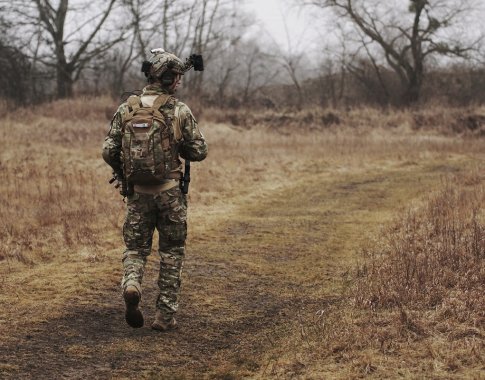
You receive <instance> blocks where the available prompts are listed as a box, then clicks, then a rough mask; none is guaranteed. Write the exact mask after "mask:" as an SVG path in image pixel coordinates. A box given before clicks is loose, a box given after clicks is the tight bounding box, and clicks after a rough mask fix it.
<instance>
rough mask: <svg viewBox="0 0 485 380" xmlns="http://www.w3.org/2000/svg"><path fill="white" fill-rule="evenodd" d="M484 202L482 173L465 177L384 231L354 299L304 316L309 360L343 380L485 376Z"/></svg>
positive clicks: (352, 282) (357, 278) (352, 283)
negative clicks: (483, 373) (372, 377)
mask: <svg viewBox="0 0 485 380" xmlns="http://www.w3.org/2000/svg"><path fill="white" fill-rule="evenodd" d="M484 204H485V186H484V183H483V173H481V174H480V173H477V172H475V173H473V174H468V175H460V176H459V177H455V178H453V179H447V180H445V181H444V182H443V188H442V190H441V191H440V192H438V193H436V194H432V195H431V196H430V197H429V199H428V201H427V202H425V203H424V204H423V205H422V206H420V207H417V208H416V209H414V210H410V211H407V212H404V213H403V214H401V215H400V216H399V217H398V218H397V219H396V221H395V222H394V223H392V224H391V225H390V226H389V227H387V228H385V229H384V230H383V231H382V234H380V235H379V236H378V237H377V238H376V239H375V241H373V242H371V243H370V247H369V248H367V249H366V252H365V265H363V266H360V267H359V270H358V271H357V272H356V274H348V277H349V278H348V280H349V286H348V288H347V290H346V293H345V294H344V295H343V296H342V297H340V298H335V299H329V300H326V301H325V302H324V303H323V304H322V306H321V309H320V310H319V311H317V312H316V313H314V314H313V315H312V316H307V317H306V319H305V318H303V319H301V320H300V322H299V324H300V326H299V327H300V329H301V343H299V344H300V345H301V347H303V349H304V350H305V354H306V355H307V356H308V357H307V361H309V360H312V361H313V362H315V363H320V364H321V365H322V366H324V368H326V369H328V368H335V371H336V372H335V374H336V375H335V378H356V377H363V376H367V375H370V374H372V373H374V372H375V373H376V375H377V377H378V378H394V377H396V376H397V375H396V373H399V374H400V375H401V376H402V377H408V378H422V376H425V377H426V378H428V377H429V378H449V377H450V376H452V375H453V376H454V375H458V374H460V375H461V376H463V378H480V376H479V375H478V374H480V373H481V371H482V370H483V366H484V365H485V355H484V352H485V351H484V350H485V298H484V297H483V289H484V287H485V212H484V208H483V205H484ZM310 358H311V359H310ZM316 367H317V368H318V365H317V366H316ZM337 373H338V375H337ZM477 376H478V377H477Z"/></svg>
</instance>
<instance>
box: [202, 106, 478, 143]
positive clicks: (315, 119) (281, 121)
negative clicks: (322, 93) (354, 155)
mask: <svg viewBox="0 0 485 380" xmlns="http://www.w3.org/2000/svg"><path fill="white" fill-rule="evenodd" d="M204 117H205V118H207V120H209V121H213V122H216V123H228V124H230V125H233V126H235V127H239V128H243V129H250V128H253V127H257V126H261V125H264V126H267V127H269V128H271V129H275V130H278V131H280V132H287V133H288V132H289V131H294V130H302V129H303V130H325V129H328V128H331V129H338V128H341V127H342V126H346V127H350V128H354V129H359V130H362V129H369V128H382V129H396V128H399V129H406V130H412V131H418V130H419V131H427V132H431V131H432V132H436V133H439V134H442V135H471V136H485V112H484V111H483V109H482V108H481V107H468V108H458V107H454V108H453V107H443V106H439V105H436V106H430V107H423V108H420V109H394V108H385V109H380V108H372V107H364V106H362V107H354V108H349V109H346V110H343V109H332V108H317V107H313V108H306V109H303V110H301V111H294V110H290V109H289V110H250V112H248V110H246V109H237V110H233V109H227V110H220V109H207V110H205V112H204Z"/></svg>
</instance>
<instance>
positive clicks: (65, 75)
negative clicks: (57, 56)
mask: <svg viewBox="0 0 485 380" xmlns="http://www.w3.org/2000/svg"><path fill="white" fill-rule="evenodd" d="M56 70H57V98H59V99H64V98H70V97H72V94H73V91H72V88H73V83H74V81H73V79H72V75H73V71H72V70H71V69H70V68H69V65H68V64H66V63H63V62H58V63H57V68H56Z"/></svg>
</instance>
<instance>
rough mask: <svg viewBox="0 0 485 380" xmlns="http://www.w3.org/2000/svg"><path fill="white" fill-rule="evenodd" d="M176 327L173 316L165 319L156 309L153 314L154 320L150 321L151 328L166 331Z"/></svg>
mask: <svg viewBox="0 0 485 380" xmlns="http://www.w3.org/2000/svg"><path fill="white" fill-rule="evenodd" d="M176 327H177V321H176V320H175V318H174V317H172V318H171V319H170V320H168V321H167V319H166V317H164V316H163V314H162V313H161V312H160V311H159V310H157V314H155V320H154V321H153V323H152V329H154V330H158V331H168V330H173V329H175V328H176Z"/></svg>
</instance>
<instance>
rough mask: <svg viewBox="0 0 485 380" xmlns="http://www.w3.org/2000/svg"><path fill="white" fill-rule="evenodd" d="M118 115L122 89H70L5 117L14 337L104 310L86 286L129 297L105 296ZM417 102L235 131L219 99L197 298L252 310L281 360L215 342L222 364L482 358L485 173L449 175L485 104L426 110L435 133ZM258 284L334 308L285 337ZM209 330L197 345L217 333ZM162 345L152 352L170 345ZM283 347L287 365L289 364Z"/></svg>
mask: <svg viewBox="0 0 485 380" xmlns="http://www.w3.org/2000/svg"><path fill="white" fill-rule="evenodd" d="M115 108H116V105H114V104H113V102H112V101H111V100H110V99H108V98H98V99H77V100H66V101H61V102H55V103H52V104H48V105H45V106H42V107H39V108H34V109H25V110H17V111H16V112H15V113H7V115H6V116H4V117H3V118H2V119H0V137H1V139H2V141H3V142H4V149H2V151H1V152H0V191H1V192H2V194H4V196H3V197H2V200H1V207H0V270H1V272H2V276H3V278H4V281H3V282H2V283H1V284H0V287H1V288H2V290H4V291H3V292H2V293H3V294H2V302H3V304H5V305H7V306H6V309H5V313H6V315H7V317H6V318H5V321H7V318H8V319H12V316H13V315H16V316H17V318H16V322H15V328H13V327H12V326H11V325H9V324H5V323H4V324H3V326H1V325H0V333H2V334H5V336H9V335H12V334H15V333H16V332H15V331H16V329H20V328H22V326H29V325H32V324H36V326H38V324H40V323H42V321H43V320H45V321H55V319H54V316H55V317H60V316H62V315H63V313H64V309H65V305H66V303H69V302H70V301H72V300H75V302H76V303H78V304H79V305H81V306H83V307H84V308H88V307H89V302H87V301H86V302H85V303H83V302H84V301H83V298H82V294H83V292H86V288H87V289H90V290H92V291H93V292H95V291H98V293H93V294H95V295H98V296H99V297H98V298H102V299H103V302H104V303H101V304H100V305H101V306H103V305H104V306H106V308H113V309H115V308H117V307H119V305H117V304H115V301H114V300H111V299H108V298H105V297H102V296H103V295H104V293H103V291H101V290H100V285H99V284H100V283H103V282H104V281H108V282H109V283H110V284H111V285H113V284H114V285H113V287H114V288H116V287H117V283H118V281H119V278H118V277H119V276H118V274H119V273H118V272H116V270H115V269H114V266H115V265H118V266H119V265H120V264H119V259H120V255H121V251H122V240H121V237H120V226H121V223H122V220H123V216H124V205H123V203H122V202H121V199H120V198H119V195H118V194H117V192H116V190H115V189H114V188H112V187H110V185H108V183H107V180H108V179H109V178H110V170H109V168H108V167H107V166H106V165H105V164H104V162H103V161H102V159H101V144H102V141H103V138H104V136H105V134H106V132H107V125H108V122H109V118H110V117H111V115H112V113H113V112H114V110H115ZM416 112H418V111H399V112H392V111H391V110H389V111H385V112H382V111H378V110H373V109H360V110H350V111H349V112H343V111H335V110H322V111H319V110H308V111H302V113H300V114H288V113H286V114H277V113H275V112H269V111H268V112H265V113H258V114H256V115H254V114H251V113H248V112H246V114H245V115H243V113H242V112H240V113H237V116H236V117H237V118H240V119H241V120H245V121H244V122H239V121H237V122H232V124H233V125H232V126H229V125H227V124H225V123H223V121H224V122H225V121H227V120H230V118H231V117H233V116H231V115H233V113H231V112H228V111H217V112H216V111H215V110H205V112H204V117H203V118H202V120H201V123H200V124H201V127H202V130H203V132H204V134H205V135H206V137H207V139H208V141H209V157H208V159H207V160H206V161H204V162H203V163H197V164H194V165H193V182H192V183H191V189H190V213H189V214H190V219H191V220H190V223H189V226H190V231H189V236H190V240H189V246H190V247H191V249H192V250H193V251H195V252H193V253H192V254H193V255H194V256H195V258H196V259H194V261H192V262H189V263H188V267H189V268H188V272H189V273H190V271H192V272H191V273H192V277H191V278H190V277H189V278H188V279H187V281H186V283H187V284H188V286H187V288H188V289H189V290H188V292H189V293H188V295H187V297H188V298H189V299H190V301H189V302H190V303H191V304H194V308H196V310H197V311H198V312H199V313H200V314H198V316H199V318H202V317H204V315H205V314H204V313H209V314H210V312H209V311H207V310H213V311H214V312H213V313H212V315H209V314H208V315H209V317H210V318H209V317H208V318H209V319H208V321H209V322H207V323H211V322H213V323H215V324H216V325H219V323H220V324H221V325H224V326H233V325H234V324H237V323H239V322H241V320H242V321H243V322H244V318H246V319H247V320H248V321H249V322H247V326H248V327H247V331H246V330H244V331H243V332H242V333H241V339H242V338H243V335H244V334H246V335H248V336H249V338H247V339H246V340H245V342H246V343H245V344H246V346H244V347H246V348H248V349H249V348H251V347H252V346H251V344H253V343H255V342H257V343H258V344H259V345H261V346H262V347H263V348H264V353H265V354H267V355H258V356H257V357H256V356H252V357H248V358H246V359H244V357H245V356H244V355H243V354H242V353H240V352H239V353H237V355H241V357H239V356H238V357H239V359H237V360H241V362H240V366H243V365H242V364H241V363H243V362H244V361H243V359H244V360H246V362H244V363H245V364H244V365H245V366H246V367H245V368H244V369H238V361H237V360H235V362H234V363H226V364H221V363H225V357H224V355H225V354H226V353H227V351H225V350H224V349H220V350H218V349H216V348H213V347H209V348H211V349H212V348H213V349H214V350H215V351H214V352H216V354H214V355H215V356H213V358H218V360H219V361H217V363H219V364H217V365H219V367H214V368H211V369H210V371H211V372H210V373H212V374H219V375H220V377H223V376H225V374H227V373H229V372H230V371H233V372H231V373H236V375H235V376H236V378H237V377H238V375H239V377H241V376H242V375H243V374H244V375H245V376H251V375H253V374H257V373H259V372H260V373H261V374H260V376H261V377H262V378H265V377H267V376H269V375H271V376H281V377H291V376H294V377H298V376H300V377H302V378H311V377H312V376H313V377H315V378H321V377H322V376H324V377H328V376H331V377H341V378H348V377H356V376H364V375H366V374H377V375H379V374H380V376H382V377H396V376H397V375H396V374H395V372H392V368H397V367H399V368H400V369H399V370H400V371H401V372H402V373H403V374H404V376H411V377H412V376H419V374H420V373H434V374H442V375H445V377H446V376H448V375H449V374H453V373H455V372H456V373H467V374H472V375H473V374H475V373H478V372H477V371H478V370H479V368H480V366H482V367H483V354H482V353H481V352H480V349H482V352H483V336H484V331H483V314H480V310H483V296H482V297H480V294H479V290H480V285H481V286H482V287H483V276H484V270H483V208H481V207H483V206H482V205H483V201H484V191H483V181H482V177H481V176H482V175H483V174H482V173H480V172H478V174H477V172H476V171H475V175H469V176H465V177H460V178H461V179H460V180H458V183H457V181H455V182H447V181H444V180H443V182H441V183H440V178H441V177H442V176H444V175H449V174H450V173H453V172H455V171H457V172H458V171H469V170H471V168H473V167H476V166H477V165H481V164H483V159H484V158H483V152H484V144H485V143H484V140H483V139H480V138H477V137H479V136H480V135H481V132H480V131H481V128H482V127H481V126H479V127H477V128H469V127H468V126H467V124H466V123H467V120H469V119H468V116H470V115H481V113H482V110H480V109H469V110H464V111H463V110H462V112H461V114H460V112H459V110H440V109H438V108H436V109H431V110H422V111H419V114H420V115H426V120H425V121H424V122H422V121H419V123H422V125H424V127H423V126H420V127H419V128H418V127H417V124H415V123H418V122H417V121H416V120H417V119H416V116H415V115H416ZM309 115H310V116H309ZM331 115H334V116H335V117H334V116H331ZM460 115H461V116H460ZM243 118H245V119H243ZM324 118H325V120H324ZM440 118H441V119H440ZM460 118H462V119H460ZM418 119H419V118H418ZM237 120H239V119H237ZM248 120H249V121H248ZM337 120H338V121H337ZM437 120H438V121H437ZM457 120H462V122H461V124H460V123H458V124H459V125H458V124H456V125H458V126H456V125H455V127H453V128H451V127H450V125H452V124H453V123H457ZM474 120H475V119H474ZM477 120H478V119H477ZM216 121H220V122H216ZM322 123H323V124H322ZM470 123H472V122H470ZM237 124H238V125H237ZM432 124H433V125H435V127H434V128H431V125H432ZM436 124H438V125H437V126H436ZM420 125H421V124H420ZM470 125H471V124H470ZM459 126H462V127H463V128H462V129H460V128H459ZM248 127H251V128H248ZM462 130H464V131H466V133H465V132H463V131H462ZM452 133H453V134H454V135H452V137H450V136H448V135H449V134H452ZM463 178H464V179H463ZM440 186H441V187H442V191H441V192H440V193H438V196H437V197H433V198H430V203H429V205H428V206H422V207H419V208H417V209H416V210H412V211H409V212H406V213H404V214H400V215H401V217H400V218H398V219H397V221H396V222H395V223H394V224H393V225H392V227H390V228H389V229H387V230H386V232H385V234H384V235H383V237H379V238H378V239H377V245H375V246H373V247H372V248H371V247H369V248H368V249H367V261H366V265H365V270H363V269H362V268H361V270H360V272H359V275H360V277H359V278H358V281H357V280H356V281H357V282H356V284H355V286H354V287H353V288H351V289H353V290H352V292H350V293H346V294H347V296H348V300H349V301H348V302H347V301H345V300H344V299H342V298H341V296H340V289H342V287H343V286H345V284H346V281H348V280H355V279H353V278H352V277H351V276H350V275H347V276H340V274H342V273H345V272H348V273H350V272H349V268H350V263H351V262H352V261H353V260H354V259H355V257H356V255H355V250H359V249H360V248H362V244H363V242H364V241H365V240H366V239H367V236H368V234H372V233H373V232H374V231H376V230H377V228H378V227H379V226H380V225H381V224H382V223H383V222H384V221H386V220H389V219H390V218H391V216H392V215H394V214H395V213H396V211H397V209H399V208H403V207H406V206H407V205H408V203H409V202H410V201H411V200H412V199H414V198H416V197H419V196H422V194H423V191H426V189H432V188H437V187H440ZM474 210H475V211H474ZM298 237H300V238H298ZM443 249H445V252H446V253H443ZM198 250H200V252H198ZM412 250H414V251H412ZM411 252H414V253H416V254H415V255H410V253H411ZM390 258H392V260H390ZM155 260H156V259H155ZM480 263H481V264H480ZM441 264H443V265H441ZM478 264H480V265H481V266H480V265H478ZM191 266H192V267H191ZM80 268H82V271H80ZM477 268H481V269H477ZM116 269H117V270H118V269H119V268H116ZM406 270H407V272H406ZM477 270H479V271H478V272H477ZM214 273H216V274H218V277H217V276H215V275H214ZM406 273H408V274H407V276H406ZM255 274H256V276H255ZM45 278H48V279H49V281H50V282H49V287H48V288H46V286H45V283H46V281H45ZM228 278H230V279H231V280H232V282H233V283H234V284H236V285H233V284H232V283H231V282H228ZM465 279H468V280H467V281H465ZM406 281H407V282H406ZM248 284H249V286H253V287H255V288H258V289H259V288H260V289H261V290H260V291H262V292H263V293H264V294H265V295H271V296H272V297H274V299H275V300H276V301H274V302H275V303H274V305H273V304H272V305H270V306H271V307H274V308H275V310H276V311H275V313H277V311H278V310H280V309H281V308H283V306H281V305H286V304H288V305H293V303H294V300H295V299H298V298H299V297H300V296H301V292H302V291H303V292H304V297H301V298H302V300H301V302H302V304H303V303H304V300H305V299H312V300H315V299H317V300H321V302H320V301H318V302H320V303H319V304H318V305H315V304H312V305H311V306H307V309H306V310H304V311H301V313H298V315H297V316H296V317H295V316H292V317H291V318H287V319H286V322H288V323H289V324H283V323H281V324H279V325H278V326H275V327H274V332H272V331H273V330H271V328H270V327H269V326H271V323H270V322H268V321H267V318H266V324H265V325H264V326H260V327H258V324H257V323H255V324H254V323H253V322H254V321H259V320H260V319H261V320H263V319H264V318H263V317H258V318H260V319H258V318H256V317H255V316H254V315H259V314H258V313H260V314H261V313H262V314H264V313H265V312H266V311H265V309H264V307H266V306H267V304H265V303H264V302H263V301H261V302H262V304H261V305H262V306H261V308H262V309H258V308H255V309H254V310H253V309H252V308H251V307H252V305H249V307H248V305H247V304H248V303H249V302H250V301H251V300H248V295H249V296H250V295H252V293H251V289H248V288H247V286H248ZM406 285H407V286H406ZM12 289H14V290H15V292H14V293H12V292H11V290H12ZM56 289H62V291H57V290H56ZM302 289H303V290H302ZM423 289H425V290H426V291H423ZM7 290H8V291H7ZM116 291H117V290H116ZM190 292H192V293H190ZM30 294H35V297H29V295H30ZM263 299H264V298H263ZM350 300H353V302H350ZM47 301H48V302H47ZM245 302H246V303H245ZM278 302H279V303H281V305H280V304H279V303H278ZM299 302H300V301H299ZM312 302H313V301H312ZM101 306H100V307H101ZM278 308H280V309H278ZM31 310H36V311H37V313H36V315H35V316H32V315H29V312H30V311H31ZM227 310H229V311H231V313H229V314H227ZM317 310H318V312H317ZM225 312H226V314H224V313H225ZM268 315H270V317H268V318H273V317H271V315H272V314H271V313H270V311H268ZM88 316H89V315H88ZM277 317H278V315H277V314H275V316H274V318H275V322H274V323H275V324H276V323H277V322H276V320H277V321H280V320H281V319H277ZM217 318H219V319H217ZM251 318H252V319H251ZM255 318H256V319H255ZM2 321H3V319H2ZM5 321H4V322H5ZM214 321H215V322H214ZM241 323H242V322H241ZM245 323H246V322H245ZM278 323H280V322H278ZM211 326H212V325H211ZM244 326H246V325H244ZM258 328H260V331H259V330H258ZM221 331H223V330H221ZM218 332H219V329H217V330H216V331H215V332H214V331H212V330H210V331H209V333H210V334H214V335H216V334H217V333H218ZM17 333H18V334H19V336H21V335H22V332H17ZM83 334H84V332H83ZM204 334H205V333H201V335H200V336H195V337H194V339H195V338H197V339H198V338H200V339H202V340H203V339H207V336H206V335H204ZM251 334H253V335H254V336H253V335H251ZM258 334H263V336H259V335H258ZM267 334H269V335H267ZM271 334H274V335H273V336H272V335H271ZM246 335H244V336H246ZM12 337H14V335H12ZM189 338H190V336H189ZM189 338H187V339H188V340H189V341H188V343H187V347H189V348H190V347H191V344H190V339H189ZM12 339H13V338H12ZM130 339H131V338H126V337H125V338H123V339H122V340H115V341H113V343H112V344H110V345H105V346H103V347H102V350H103V351H102V352H104V353H106V355H108V356H109V355H113V357H114V356H115V354H116V353H115V352H114V351H116V350H125V351H130V349H131V348H133V347H138V349H139V350H138V351H139V352H141V351H142V349H141V347H142V346H143V348H145V343H146V342H145V341H144V340H140V341H136V342H135V341H133V342H131V343H130V342H127V341H129V340H130ZM140 339H141V338H140ZM131 340H132V339H131ZM210 342H211V341H209V343H210ZM261 342H263V343H261ZM275 342H276V343H275ZM322 342H323V343H324V344H322ZM78 343H79V342H77V341H76V342H74V343H73V344H72V345H71V346H69V347H68V348H67V351H66V352H68V353H69V355H72V356H73V357H78V359H79V360H80V361H83V360H85V358H86V357H88V356H89V355H91V356H92V357H96V356H98V352H94V353H93V351H89V350H87V349H86V348H83V347H82V346H79V345H78ZM98 343H99V342H97V343H96V344H98ZM176 343H177V342H174V343H173V344H174V345H176ZM130 344H133V345H134V346H133V347H132V346H130ZM137 345H138V346H137ZM130 347H131V348H130ZM162 349H163V347H162V348H160V350H162ZM160 350H159V351H156V352H155V354H153V355H155V356H154V357H160V355H166V354H164V353H163V352H162V351H160ZM112 351H113V352H112ZM236 351H237V350H236ZM116 352H118V351H116ZM133 352H134V351H133ZM133 352H132V353H133ZM211 352H212V351H211ZM116 355H118V356H122V355H121V354H119V353H118V354H116ZM156 355H159V356H156ZM110 357H111V356H110ZM275 357H278V359H277V360H279V361H280V363H283V364H282V365H281V366H278V365H273V364H274V363H273V362H272V360H273V358H275ZM164 358H165V356H164ZM268 358H269V359H268ZM285 358H286V359H288V358H289V359H288V360H286V359H285ZM113 360H114V359H113ZM167 360H168V359H167ZM285 360H286V361H285ZM268 363H269V364H268ZM396 363H397V364H396ZM413 363H415V364H413ZM433 366H435V367H436V366H437V367H436V368H438V369H436V368H435V367H433ZM12 368H13V367H12ZM1 370H2V368H0V371H1ZM124 370H125V372H120V373H122V374H123V376H125V375H126V376H127V377H129V376H130V374H131V373H130V372H129V369H127V368H125V369H124ZM145 370H146V373H148V374H153V373H156V372H153V371H154V370H153V369H151V368H145ZM467 370H469V372H466V371H467ZM9 371H10V370H9ZM12 371H14V369H13V370H12ZM234 371H235V372H234ZM238 371H239V372H238ZM420 371H421V372H420ZM474 371H475V372H474ZM0 373H1V372H0ZM195 375H196V374H194V376H195ZM147 376H148V375H147ZM153 376H155V375H153ZM214 376H215V375H214ZM228 376H229V375H228Z"/></svg>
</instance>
